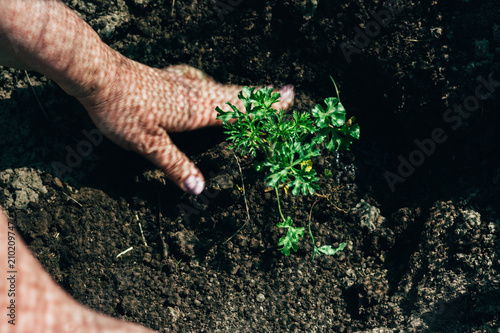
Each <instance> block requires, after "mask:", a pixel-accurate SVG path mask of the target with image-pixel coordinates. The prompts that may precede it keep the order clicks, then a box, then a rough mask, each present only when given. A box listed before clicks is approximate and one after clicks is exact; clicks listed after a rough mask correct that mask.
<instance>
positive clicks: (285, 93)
mask: <svg viewBox="0 0 500 333" xmlns="http://www.w3.org/2000/svg"><path fill="white" fill-rule="evenodd" d="M280 94H281V99H282V100H283V101H293V98H294V97H295V92H294V91H293V85H292V84H287V85H286V86H284V87H282V88H281V89H280Z"/></svg>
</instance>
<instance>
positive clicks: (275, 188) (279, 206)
mask: <svg viewBox="0 0 500 333" xmlns="http://www.w3.org/2000/svg"><path fill="white" fill-rule="evenodd" d="M274 190H275V191H276V198H277V199H278V210H279V211H280V215H281V218H282V219H283V222H285V221H286V220H285V217H284V216H283V213H282V212H281V205H280V195H279V193H278V187H277V186H275V187H274Z"/></svg>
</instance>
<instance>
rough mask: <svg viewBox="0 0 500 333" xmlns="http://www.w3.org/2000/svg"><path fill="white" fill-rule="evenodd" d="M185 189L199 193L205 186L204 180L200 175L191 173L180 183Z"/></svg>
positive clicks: (192, 192)
mask: <svg viewBox="0 0 500 333" xmlns="http://www.w3.org/2000/svg"><path fill="white" fill-rule="evenodd" d="M182 185H183V186H184V188H185V190H186V191H187V192H189V193H191V194H196V195H198V194H200V193H201V192H203V189H204V188H205V182H204V181H203V179H201V178H200V177H197V176H195V175H191V176H189V177H187V179H186V180H185V181H184V183H182Z"/></svg>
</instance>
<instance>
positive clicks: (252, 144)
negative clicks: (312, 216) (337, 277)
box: [216, 79, 360, 259]
mask: <svg viewBox="0 0 500 333" xmlns="http://www.w3.org/2000/svg"><path fill="white" fill-rule="evenodd" d="M332 81H333V79H332ZM333 84H334V86H335V90H336V91H337V97H329V98H326V99H325V104H326V108H324V107H323V106H321V105H319V104H318V105H316V106H315V107H314V108H313V109H312V112H311V113H298V112H297V111H293V112H292V114H286V113H285V112H284V110H279V111H278V110H276V109H274V108H273V107H272V106H273V104H274V103H276V102H278V101H279V98H280V94H279V93H273V89H272V88H260V89H257V88H250V87H244V88H243V89H242V91H241V92H240V93H239V95H238V98H239V99H240V100H241V101H242V102H243V105H244V107H245V110H244V112H243V111H240V110H239V109H238V108H237V107H236V106H234V105H233V104H231V103H229V102H226V104H227V105H229V106H230V108H231V111H223V110H222V109H221V108H219V107H217V108H216V110H217V112H218V116H217V119H220V120H222V123H223V125H224V128H225V129H226V131H225V133H226V134H228V135H229V137H228V138H227V140H228V141H229V142H231V146H230V147H231V148H232V149H234V150H236V151H237V152H239V153H240V154H241V155H251V156H254V157H256V162H255V163H254V166H255V168H256V170H257V171H263V172H264V173H265V178H264V180H265V182H266V184H267V185H268V186H269V187H271V188H274V190H275V192H276V197H277V202H278V208H279V212H280V215H281V219H282V220H283V221H282V222H280V223H278V224H277V226H278V227H279V228H285V229H287V233H286V235H285V236H284V237H282V238H280V240H279V244H278V245H279V247H280V248H279V251H281V252H282V253H283V254H284V255H286V256H288V255H290V252H291V250H293V251H295V252H296V251H297V249H298V242H299V240H300V238H301V237H303V235H304V231H305V228H304V227H294V226H293V221H292V218H291V217H289V216H287V217H286V218H285V216H284V215H283V213H282V211H281V205H280V198H279V192H278V189H279V188H283V189H284V191H285V192H288V191H291V193H292V194H293V195H300V194H303V195H311V194H313V193H314V192H315V191H317V190H318V189H319V186H318V185H317V182H318V176H317V172H316V170H314V167H313V162H312V159H313V158H314V157H316V156H319V155H321V153H322V144H323V143H324V149H326V150H328V151H330V152H333V151H335V150H339V149H340V150H349V146H350V145H351V143H352V142H353V141H354V140H357V139H359V134H360V129H359V125H358V124H356V123H355V118H354V117H353V118H351V119H348V120H346V111H345V109H344V106H343V105H342V103H341V102H340V99H339V97H338V96H339V95H338V90H337V86H336V85H335V82H333ZM309 235H310V237H311V240H312V241H313V245H314V238H313V236H312V232H311V228H310V220H309ZM344 246H345V244H344V243H342V244H340V246H339V247H338V248H337V249H333V248H332V247H331V246H330V245H325V246H322V247H319V248H317V247H316V246H315V245H314V252H313V259H314V255H319V254H325V255H333V254H335V253H336V252H338V251H340V250H342V249H343V248H344Z"/></svg>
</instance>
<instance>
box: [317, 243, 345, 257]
mask: <svg viewBox="0 0 500 333" xmlns="http://www.w3.org/2000/svg"><path fill="white" fill-rule="evenodd" d="M344 248H345V243H340V245H339V247H337V248H336V249H334V248H333V247H332V246H331V245H323V246H321V247H314V254H317V255H320V254H325V255H327V256H333V255H335V254H336V253H337V252H339V251H342V250H343V249H344Z"/></svg>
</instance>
